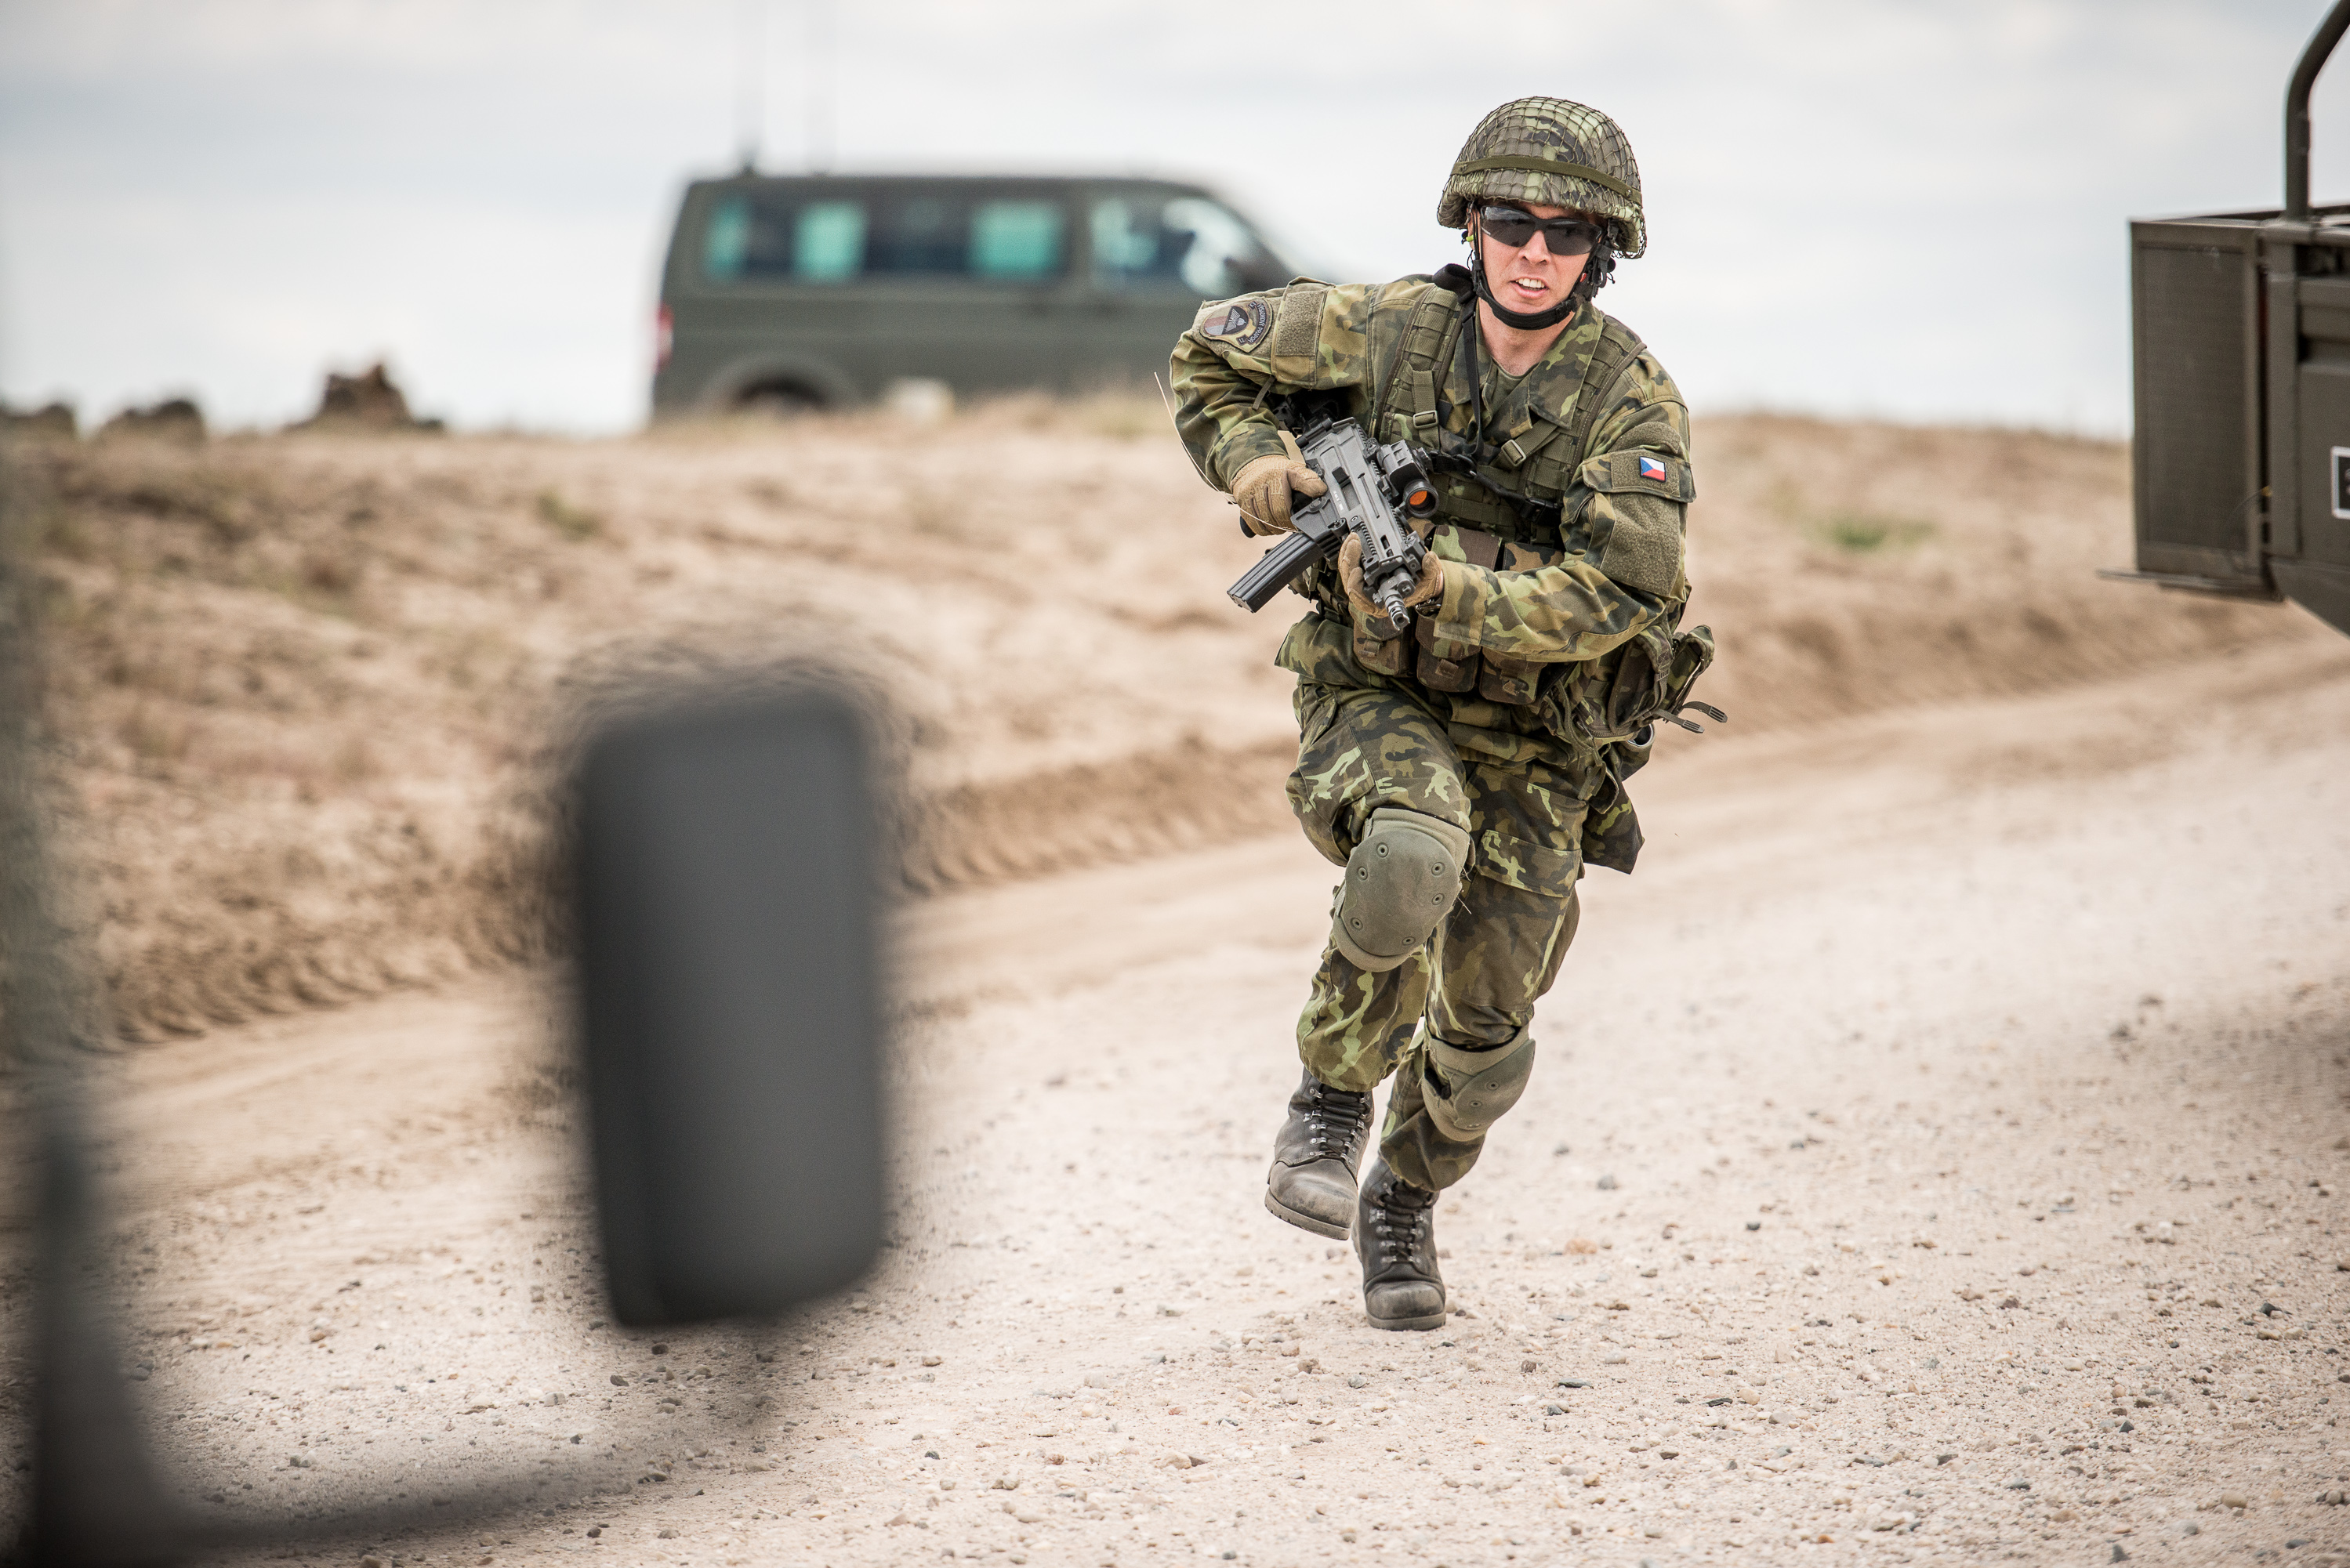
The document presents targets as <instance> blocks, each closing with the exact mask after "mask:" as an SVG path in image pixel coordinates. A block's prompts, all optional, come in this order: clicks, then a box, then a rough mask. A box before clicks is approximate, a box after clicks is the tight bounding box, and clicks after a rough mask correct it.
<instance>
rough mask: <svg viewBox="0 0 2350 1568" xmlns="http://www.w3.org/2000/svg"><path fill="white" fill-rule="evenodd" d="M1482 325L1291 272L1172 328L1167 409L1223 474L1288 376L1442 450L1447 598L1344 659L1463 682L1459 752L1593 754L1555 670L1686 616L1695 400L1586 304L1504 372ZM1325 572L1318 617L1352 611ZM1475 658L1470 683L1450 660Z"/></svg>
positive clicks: (1268, 429)
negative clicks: (1579, 744) (1494, 362)
mask: <svg viewBox="0 0 2350 1568" xmlns="http://www.w3.org/2000/svg"><path fill="white" fill-rule="evenodd" d="M1475 330H1476V328H1475V326H1474V321H1473V317H1471V315H1470V313H1469V307H1468V306H1467V305H1466V304H1465V303H1463V302H1461V301H1460V300H1459V298H1458V296H1455V295H1454V294H1453V293H1452V292H1451V290H1449V289H1447V288H1446V287H1444V286H1442V285H1440V284H1439V283H1437V282H1436V281H1434V280H1432V279H1430V278H1428V277H1425V276H1414V277H1407V278H1402V279H1399V280H1398V281H1396V282H1394V283H1389V284H1384V285H1367V284H1347V285H1336V286H1333V285H1327V284H1320V283H1315V282H1313V281H1312V280H1309V279H1300V280H1298V281H1297V282H1295V283H1293V284H1291V285H1290V286H1288V287H1287V288H1284V289H1277V290H1271V291H1268V292H1266V293H1263V294H1255V295H1245V296H1241V297H1240V298H1238V299H1232V300H1219V301H1215V302H1213V303H1211V304H1209V305H1207V306H1203V307H1202V308H1201V311H1200V313H1199V316H1198V318H1197V319H1196V320H1195V321H1194V323H1193V325H1192V327H1191V330H1190V331H1188V332H1186V333H1184V334H1183V336H1182V337H1180V339H1178V341H1177V343H1176V347H1175V353H1174V357H1173V362H1172V366H1171V369H1172V379H1173V382H1174V387H1175V395H1176V400H1177V407H1176V421H1177V426H1178V429H1179V430H1180V432H1181V434H1182V438H1183V441H1184V444H1185V445H1186V446H1187V447H1188V448H1189V449H1190V451H1191V455H1192V457H1193V458H1194V460H1195V461H1196V462H1198V463H1199V464H1200V466H1201V471H1202V472H1203V473H1204V474H1206V475H1207V476H1208V477H1209V478H1210V479H1211V481H1212V482H1213V483H1217V484H1219V485H1220V486H1223V487H1227V488H1228V487H1229V486H1230V484H1231V482H1232V476H1233V475H1235V474H1236V473H1238V472H1240V470H1241V469H1242V468H1243V466H1244V465H1245V464H1247V463H1248V462H1251V461H1252V460H1253V459H1255V458H1257V457H1261V456H1263V455H1266V454H1268V453H1277V452H1281V451H1282V450H1283V447H1282V443H1281V439H1280V434H1279V426H1278V425H1277V423H1276V422H1275V421H1274V416H1273V413H1272V411H1271V410H1269V409H1268V408H1267V407H1266V400H1267V399H1268V397H1270V396H1273V395H1278V394H1283V393H1289V392H1295V391H1334V392H1336V393H1337V394H1338V395H1339V396H1340V397H1341V398H1343V399H1344V400H1345V403H1346V405H1347V410H1348V411H1349V412H1351V413H1353V414H1354V415H1355V416H1356V417H1357V418H1359V419H1361V420H1362V421H1364V423H1365V426H1366V428H1367V430H1369V431H1370V432H1371V435H1372V439H1374V440H1376V441H1398V440H1401V441H1411V442H1412V443H1413V444H1415V445H1418V446H1420V447H1424V448H1429V449H1431V450H1434V451H1436V452H1438V453H1439V454H1440V458H1441V459H1444V460H1445V461H1446V472H1443V473H1442V474H1441V475H1440V480H1439V484H1438V494H1439V508H1438V519H1439V522H1440V524H1451V526H1439V527H1438V528H1437V530H1436V531H1435V533H1434V534H1433V535H1432V536H1431V538H1430V546H1431V548H1433V549H1434V550H1435V552H1436V553H1437V554H1438V555H1440V556H1443V557H1445V558H1446V559H1447V561H1448V562H1449V563H1451V565H1450V566H1448V569H1447V571H1446V574H1445V591H1444V595H1443V597H1442V599H1441V600H1440V603H1439V604H1438V607H1437V609H1436V613H1435V615H1434V616H1432V617H1423V618H1422V621H1421V624H1420V628H1419V637H1418V642H1419V649H1418V653H1419V658H1418V659H1404V660H1401V661H1397V660H1396V659H1394V658H1393V657H1392V655H1390V657H1389V660H1388V663H1389V665H1392V666H1395V667H1392V668H1390V667H1383V666H1382V664H1381V663H1380V662H1379V661H1378V658H1377V655H1378V652H1379V651H1380V650H1379V649H1377V648H1376V647H1374V646H1373V645H1372V643H1371V639H1368V638H1367V635H1366V634H1363V632H1362V629H1361V628H1360V627H1359V626H1357V627H1355V628H1354V630H1355V632H1356V634H1357V635H1355V636H1353V637H1352V638H1351V639H1345V640H1348V641H1351V643H1352V649H1351V650H1350V651H1351V652H1352V653H1353V654H1354V655H1355V662H1357V664H1359V665H1360V666H1361V667H1362V670H1363V672H1365V673H1367V674H1370V675H1373V676H1377V677H1386V678H1389V679H1394V680H1402V681H1406V682H1409V683H1411V684H1414V685H1417V686H1421V687H1426V688H1428V689H1430V691H1432V692H1433V691H1444V692H1449V693H1453V694H1455V697H1454V701H1452V702H1451V703H1450V704H1449V705H1450V706H1451V707H1452V708H1453V709H1455V710H1474V711H1456V712H1455V713H1454V715H1453V720H1454V723H1455V725H1456V726H1457V727H1460V726H1465V727H1467V728H1470V729H1472V730H1480V731H1487V732H1489V733H1487V734H1485V735H1482V736H1479V737H1470V736H1462V737H1461V739H1462V740H1463V741H1464V742H1467V744H1468V749H1471V750H1476V751H1481V752H1485V753H1490V754H1494V755H1498V756H1503V757H1508V756H1512V755H1523V754H1528V753H1529V752H1534V751H1552V750H1554V748H1551V747H1547V746H1544V745H1543V744H1542V743H1541V742H1543V741H1544V740H1545V739H1555V740H1559V741H1564V742H1569V743H1570V749H1584V748H1574V747H1572V744H1571V743H1572V742H1573V741H1574V739H1575V736H1574V735H1573V734H1572V733H1561V732H1562V731H1563V730H1565V731H1570V732H1571V731H1572V729H1573V725H1572V724H1571V723H1568V722H1565V719H1566V714H1565V711H1564V710H1563V708H1562V707H1561V705H1558V704H1554V703H1548V702H1544V701H1543V698H1544V695H1545V693H1546V692H1547V691H1549V690H1550V688H1552V687H1554V686H1555V685H1556V684H1557V677H1558V676H1559V675H1561V674H1564V673H1565V671H1563V670H1556V669H1555V667H1557V666H1563V665H1570V664H1575V663H1579V662H1588V661H1596V660H1600V659H1604V658H1605V657H1606V656H1607V655H1608V654H1609V653H1611V652H1612V651H1613V650H1615V649H1617V648H1618V647H1620V646H1621V645H1623V644H1624V643H1625V642H1626V641H1627V640H1628V639H1631V638H1633V637H1634V636H1636V635H1637V634H1638V633H1640V632H1641V631H1642V630H1643V629H1644V628H1648V627H1649V626H1651V625H1652V624H1655V623H1658V622H1659V621H1668V622H1669V621H1671V620H1673V619H1676V618H1678V616H1679V609H1680V606H1681V604H1682V601H1683V600H1684V599H1685V598H1686V597H1687V596H1688V591H1689V584H1688V580H1687V578H1686V576H1684V573H1683V551H1682V535H1683V514H1684V511H1685V509H1686V505H1687V503H1688V501H1689V500H1690V497H1691V496H1693V495H1694V493H1695V485H1694V482H1693V480H1692V479H1691V476H1690V466H1689V410H1688V409H1687V407H1686V406H1685V405H1684V404H1683V402H1682V401H1681V397H1680V393H1679V390H1678V389H1676V388H1675V387H1674V385H1673V383H1672V380H1671V379H1670V378H1669V377H1668V376H1667V375H1666V374H1665V372H1664V369H1663V368H1662V367H1661V366H1659V364H1658V363H1657V361H1656V359H1655V358H1654V357H1653V356H1651V355H1650V354H1649V353H1648V351H1647V348H1645V346H1643V345H1642V344H1641V343H1640V341H1639V339H1638V337H1635V336H1634V335H1633V334H1632V333H1631V332H1630V331H1629V329H1628V328H1626V327H1624V326H1623V325H1622V324H1621V323H1620V322H1617V321H1616V320H1615V319H1614V318H1613V317H1609V316H1607V314H1606V313H1605V312H1603V311H1601V310H1600V309H1598V308H1597V306H1595V305H1593V304H1591V303H1590V302H1588V301H1586V302H1585V304H1584V305H1583V306H1582V307H1581V308H1580V309H1579V310H1578V311H1577V312H1576V314H1575V316H1574V317H1571V318H1570V319H1569V320H1568V322H1567V325H1566V328H1565V331H1563V332H1561V333H1560V334H1559V337H1558V339H1557V341H1556V342H1555V343H1554V344H1553V345H1552V346H1551V348H1550V350H1549V352H1548V353H1547V354H1545V355H1544V358H1542V359H1541V360H1540V361H1539V362H1538V363H1537V364H1535V365H1534V367H1533V369H1530V370H1528V371H1527V372H1526V374H1525V375H1524V376H1523V377H1522V378H1520V379H1518V380H1517V382H1516V384H1515V385H1514V386H1511V385H1510V384H1509V383H1508V381H1507V379H1505V378H1503V377H1501V376H1500V374H1499V372H1498V371H1497V370H1495V369H1493V368H1492V366H1491V364H1490V361H1489V360H1488V359H1487V358H1486V357H1485V356H1484V354H1483V351H1482V347H1481V346H1478V345H1476V344H1475V343H1474V341H1473V339H1474V336H1475ZM1480 369H1482V376H1481V377H1480V378H1479V380H1480V384H1479V386H1478V387H1477V388H1476V389H1472V384H1471V377H1472V376H1479V370H1480ZM1603 382H1604V384H1600V383H1603ZM1481 401H1482V408H1483V411H1484V428H1483V430H1482V431H1475V430H1473V429H1472V428H1471V427H1472V425H1473V424H1474V423H1475V417H1474V410H1476V408H1477V407H1478V406H1479V405H1480V403H1481ZM1480 435H1482V438H1483V439H1482V442H1480V441H1478V439H1477V438H1478V437H1479V436H1480ZM1578 437H1579V438H1580V439H1579V440H1578V439H1576V438H1578ZM1334 576H1335V574H1333V573H1331V572H1329V571H1327V570H1323V569H1317V572H1316V573H1315V575H1314V576H1313V577H1312V578H1310V579H1309V580H1308V581H1307V582H1305V584H1304V585H1303V586H1304V587H1305V588H1306V589H1307V591H1309V593H1311V594H1312V595H1313V597H1315V600H1316V603H1317V606H1318V612H1319V616H1320V618H1322V619H1324V620H1325V621H1334V620H1335V621H1338V622H1341V623H1345V622H1347V621H1351V620H1352V619H1353V617H1352V613H1351V611H1350V610H1349V609H1348V608H1347V606H1346V603H1345V600H1344V599H1343V597H1341V596H1340V595H1339V594H1338V593H1337V591H1336V583H1335V581H1333V580H1332V578H1333V577H1334ZM1335 630H1336V628H1326V629H1324V630H1321V631H1318V632H1308V631H1307V629H1306V628H1302V627H1301V628H1298V632H1294V633H1293V634H1292V637H1291V639H1290V640H1289V642H1288V643H1285V644H1284V654H1283V658H1282V663H1283V664H1284V666H1286V667H1288V668H1290V669H1292V670H1295V671H1296V672H1297V673H1299V674H1301V675H1307V674H1308V670H1306V669H1305V668H1303V666H1304V665H1305V664H1307V663H1312V664H1313V665H1315V670H1314V672H1313V673H1312V674H1311V675H1310V677H1309V678H1311V679H1316V680H1329V679H1330V678H1331V677H1332V676H1333V675H1336V674H1338V673H1340V671H1339V670H1336V669H1333V668H1332V664H1331V661H1330V660H1329V659H1326V658H1323V657H1320V656H1319V655H1318V654H1317V653H1316V652H1315V650H1313V649H1308V648H1306V647H1305V646H1304V645H1303V642H1304V641H1316V640H1318V641H1324V642H1326V641H1329V640H1331V639H1332V633H1333V632H1334V631H1335ZM1300 633H1305V638H1304V639H1303V640H1301V637H1300V635H1299V634H1300ZM1389 646H1390V647H1392V646H1393V645H1389ZM1331 651H1335V650H1331ZM1471 664H1473V665H1475V666H1476V667H1477V668H1476V670H1475V671H1474V673H1473V675H1471V676H1470V677H1468V678H1467V679H1466V680H1465V683H1464V680H1463V677H1462V676H1461V674H1460V673H1459V671H1460V670H1461V669H1463V668H1465V667H1468V666H1470V665H1471ZM1448 671H1451V674H1450V675H1449V677H1448V673H1447V672H1448ZM1462 699H1466V701H1463V700H1462ZM1512 710H1516V711H1512ZM1562 760H1563V759H1562Z"/></svg>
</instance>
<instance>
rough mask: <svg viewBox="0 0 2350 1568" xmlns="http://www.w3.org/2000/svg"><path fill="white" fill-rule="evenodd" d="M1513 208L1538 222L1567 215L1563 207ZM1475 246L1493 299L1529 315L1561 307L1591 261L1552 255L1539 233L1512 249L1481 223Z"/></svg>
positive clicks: (1580, 257)
mask: <svg viewBox="0 0 2350 1568" xmlns="http://www.w3.org/2000/svg"><path fill="white" fill-rule="evenodd" d="M1513 204H1514V205H1519V206H1523V208H1524V209H1525V211H1527V212H1529V213H1533V214H1534V216H1535V217H1537V218H1564V217H1565V216H1566V215H1567V209H1566V208H1565V207H1543V206H1536V205H1535V204H1534V203H1533V202H1518V203H1513ZM1477 243H1478V244H1480V245H1482V246H1483V247H1484V251H1483V254H1484V258H1485V280H1486V282H1488V283H1489V284H1491V285H1492V289H1493V297H1494V298H1496V299H1498V300H1500V301H1501V302H1502V303H1503V305H1505V306H1508V307H1509V308H1510V309H1512V310H1523V311H1525V312H1527V313H1529V314H1532V313H1534V312H1537V311H1544V310H1549V309H1551V308H1553V307H1554V306H1558V305H1561V304H1564V303H1565V300H1566V296H1567V294H1568V293H1569V292H1570V291H1571V290H1572V289H1573V288H1574V287H1575V280H1576V279H1577V278H1580V277H1581V276H1582V275H1583V264H1584V263H1585V262H1586V261H1587V260H1589V259H1590V258H1589V257H1588V256H1557V255H1553V254H1551V252H1550V242H1549V240H1548V239H1547V238H1546V237H1545V236H1544V234H1543V232H1542V231H1541V230H1540V229H1536V230H1535V231H1534V237H1533V238H1531V239H1529V240H1528V241H1526V243H1525V244H1523V245H1518V246H1514V247H1513V246H1510V245H1505V244H1503V243H1502V242H1501V241H1499V240H1497V239H1495V238H1494V237H1493V236H1492V235H1491V234H1487V233H1485V229H1484V225H1483V223H1482V222H1481V223H1479V224H1478V228H1477Z"/></svg>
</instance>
